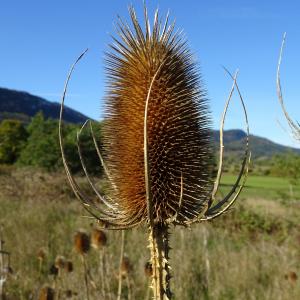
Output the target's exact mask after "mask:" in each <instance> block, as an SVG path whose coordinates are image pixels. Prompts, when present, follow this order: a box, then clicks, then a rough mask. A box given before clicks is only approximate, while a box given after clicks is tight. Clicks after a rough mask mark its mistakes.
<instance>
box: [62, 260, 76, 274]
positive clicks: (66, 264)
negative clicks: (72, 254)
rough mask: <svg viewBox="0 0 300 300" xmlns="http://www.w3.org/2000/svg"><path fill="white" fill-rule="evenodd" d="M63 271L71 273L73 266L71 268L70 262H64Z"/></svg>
mask: <svg viewBox="0 0 300 300" xmlns="http://www.w3.org/2000/svg"><path fill="white" fill-rule="evenodd" d="M64 270H65V271H66V272H67V273H71V272H73V270H74V266H73V263H72V262H71V261H70V260H67V261H66V262H65V267H64Z"/></svg>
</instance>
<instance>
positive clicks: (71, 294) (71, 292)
mask: <svg viewBox="0 0 300 300" xmlns="http://www.w3.org/2000/svg"><path fill="white" fill-rule="evenodd" d="M64 294H65V295H66V298H72V297H73V296H77V293H76V292H73V291H72V290H66V291H65V292H64Z"/></svg>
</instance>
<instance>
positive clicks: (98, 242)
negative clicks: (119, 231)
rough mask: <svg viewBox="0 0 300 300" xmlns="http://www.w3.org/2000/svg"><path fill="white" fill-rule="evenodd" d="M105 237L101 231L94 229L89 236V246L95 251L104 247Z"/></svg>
mask: <svg viewBox="0 0 300 300" xmlns="http://www.w3.org/2000/svg"><path fill="white" fill-rule="evenodd" d="M106 243H107V236H106V234H105V232H104V231H103V230H100V229H97V228H94V229H93V231H92V235H91V244H92V247H93V248H95V249H101V248H103V247H105V246H106Z"/></svg>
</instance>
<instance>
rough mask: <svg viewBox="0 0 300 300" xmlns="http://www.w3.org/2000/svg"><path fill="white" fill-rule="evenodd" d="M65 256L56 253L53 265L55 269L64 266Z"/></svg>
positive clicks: (60, 268)
mask: <svg viewBox="0 0 300 300" xmlns="http://www.w3.org/2000/svg"><path fill="white" fill-rule="evenodd" d="M65 264H66V258H65V257H64V256H62V255H58V256H56V258H55V262H54V265H55V267H56V268H57V269H59V270H62V269H64V268H65Z"/></svg>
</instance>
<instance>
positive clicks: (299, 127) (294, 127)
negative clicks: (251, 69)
mask: <svg viewBox="0 0 300 300" xmlns="http://www.w3.org/2000/svg"><path fill="white" fill-rule="evenodd" d="M285 41H286V32H285V33H284V35H283V39H282V43H281V48H280V53H279V59H278V65H277V76H276V86H277V96H278V99H279V103H280V105H281V108H282V111H283V113H284V116H285V118H286V120H287V122H288V125H289V127H290V129H291V133H292V136H293V138H294V139H295V140H296V141H298V142H300V124H299V123H298V122H297V123H295V121H293V120H292V118H291V117H290V115H289V113H288V112H287V110H286V108H285V105H284V100H283V94H282V89H281V81H280V68H281V61H282V56H283V49H284V45H285Z"/></svg>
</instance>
